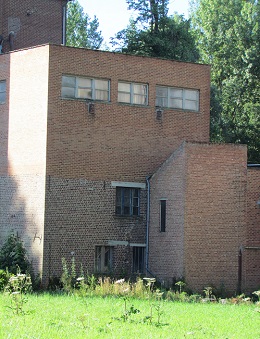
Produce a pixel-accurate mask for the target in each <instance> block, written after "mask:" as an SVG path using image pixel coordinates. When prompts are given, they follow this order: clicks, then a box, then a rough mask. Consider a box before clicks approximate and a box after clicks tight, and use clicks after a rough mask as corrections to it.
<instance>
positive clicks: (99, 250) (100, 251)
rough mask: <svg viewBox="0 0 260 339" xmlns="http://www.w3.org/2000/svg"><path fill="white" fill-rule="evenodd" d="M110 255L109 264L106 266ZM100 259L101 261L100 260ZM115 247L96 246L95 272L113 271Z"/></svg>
mask: <svg viewBox="0 0 260 339" xmlns="http://www.w3.org/2000/svg"><path fill="white" fill-rule="evenodd" d="M107 253H108V255H109V258H108V261H109V262H108V264H106V261H107V258H106V254H107ZM99 258H100V259H99ZM113 258H114V247H113V246H104V245H97V246H95V272H97V273H108V272H111V271H112V270H113Z"/></svg>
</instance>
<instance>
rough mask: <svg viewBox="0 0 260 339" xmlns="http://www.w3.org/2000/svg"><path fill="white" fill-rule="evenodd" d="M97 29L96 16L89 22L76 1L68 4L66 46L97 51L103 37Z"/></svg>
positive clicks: (88, 18)
mask: <svg viewBox="0 0 260 339" xmlns="http://www.w3.org/2000/svg"><path fill="white" fill-rule="evenodd" d="M98 27H99V22H98V19H97V18H96V16H94V19H93V20H91V19H90V17H89V16H88V14H85V13H84V10H83V7H82V6H81V5H80V4H79V2H78V1H77V0H75V1H71V2H69V3H68V11H67V32H66V41H67V42H66V44H67V46H74V47H86V48H91V49H99V48H100V46H101V44H102V42H103V37H102V35H101V31H98Z"/></svg>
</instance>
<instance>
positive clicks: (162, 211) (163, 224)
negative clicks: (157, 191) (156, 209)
mask: <svg viewBox="0 0 260 339" xmlns="http://www.w3.org/2000/svg"><path fill="white" fill-rule="evenodd" d="M165 229H166V200H160V231H161V232H165Z"/></svg>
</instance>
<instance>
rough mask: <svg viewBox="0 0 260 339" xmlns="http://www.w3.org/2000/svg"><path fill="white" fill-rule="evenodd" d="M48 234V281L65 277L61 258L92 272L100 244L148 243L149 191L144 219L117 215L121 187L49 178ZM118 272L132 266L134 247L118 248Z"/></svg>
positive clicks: (143, 205)
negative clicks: (74, 262) (54, 277)
mask: <svg viewBox="0 0 260 339" xmlns="http://www.w3.org/2000/svg"><path fill="white" fill-rule="evenodd" d="M46 185H47V186H46V211H45V215H46V219H45V234H44V279H45V280H46V281H48V279H49V278H51V277H53V276H59V275H60V274H61V258H62V257H64V258H66V259H67V260H69V259H70V258H71V253H73V255H74V258H75V260H76V262H77V263H78V264H79V263H81V264H82V265H83V267H84V268H85V270H86V271H88V272H93V269H94V259H95V258H94V254H95V246H99V245H105V246H106V245H109V241H125V242H127V243H129V245H130V244H135V243H138V244H144V243H145V229H146V227H145V225H146V203H145V202H146V190H145V189H141V196H140V201H141V207H140V216H139V217H128V218H122V217H119V216H116V215H115V199H116V196H115V194H116V188H115V187H111V182H107V181H90V180H86V179H76V178H74V179H64V178H58V177H51V176H50V177H47V183H46ZM114 254H115V257H114V262H113V271H114V273H120V272H123V271H128V269H129V268H130V267H131V265H132V257H131V249H130V248H129V246H115V248H114Z"/></svg>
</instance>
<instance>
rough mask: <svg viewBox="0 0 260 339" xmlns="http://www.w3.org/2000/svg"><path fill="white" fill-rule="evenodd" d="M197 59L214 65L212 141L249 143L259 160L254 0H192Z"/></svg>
mask: <svg viewBox="0 0 260 339" xmlns="http://www.w3.org/2000/svg"><path fill="white" fill-rule="evenodd" d="M192 22H193V26H194V30H195V32H196V40H197V44H198V48H199V51H200V55H201V61H202V62H206V63H210V64H211V65H212V91H211V138H212V141H217V142H218V141H224V142H232V143H244V144H247V145H248V156H249V159H248V160H249V162H260V158H259V153H260V133H259V131H260V82H259V76H260V31H259V29H260V25H259V24H260V13H259V1H256V0H247V1H245V0H195V1H193V5H192Z"/></svg>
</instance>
